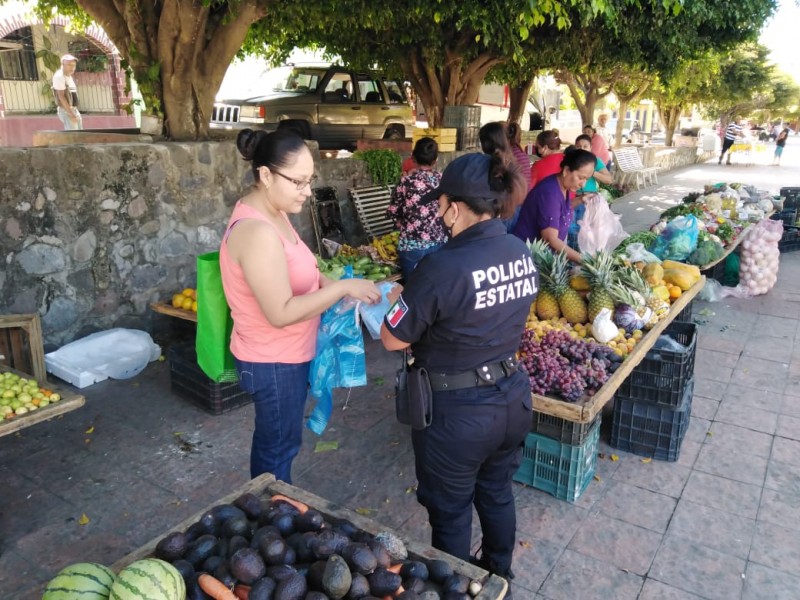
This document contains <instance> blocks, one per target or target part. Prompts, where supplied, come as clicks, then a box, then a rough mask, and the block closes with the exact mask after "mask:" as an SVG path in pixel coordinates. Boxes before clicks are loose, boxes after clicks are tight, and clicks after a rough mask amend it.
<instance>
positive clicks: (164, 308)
mask: <svg viewBox="0 0 800 600" xmlns="http://www.w3.org/2000/svg"><path fill="white" fill-rule="evenodd" d="M150 308H151V309H152V310H153V311H155V312H157V313H161V314H162V315H169V316H170V317H177V318H178V319H185V320H187V321H194V322H195V323H197V313H196V312H194V311H193V310H186V309H185V308H175V307H174V306H172V305H171V304H167V303H166V302H153V303H151V304H150Z"/></svg>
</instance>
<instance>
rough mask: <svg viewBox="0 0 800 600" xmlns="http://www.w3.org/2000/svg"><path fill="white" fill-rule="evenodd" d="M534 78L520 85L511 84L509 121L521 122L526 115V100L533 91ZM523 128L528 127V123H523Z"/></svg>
mask: <svg viewBox="0 0 800 600" xmlns="http://www.w3.org/2000/svg"><path fill="white" fill-rule="evenodd" d="M532 87H533V78H531V79H530V80H529V81H526V82H525V83H521V84H519V85H514V86H509V90H508V98H509V103H510V107H509V109H508V122H509V123H519V122H520V121H521V120H522V118H523V117H524V116H525V102H526V101H527V100H528V96H529V95H530V93H531V88H532ZM522 129H528V123H523V127H522Z"/></svg>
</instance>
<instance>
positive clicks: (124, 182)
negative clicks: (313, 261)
mask: <svg viewBox="0 0 800 600" xmlns="http://www.w3.org/2000/svg"><path fill="white" fill-rule="evenodd" d="M312 144H313V143H312ZM312 150H313V152H314V154H315V160H316V166H317V173H318V175H319V182H318V185H319V186H329V187H333V188H334V189H335V190H336V193H337V198H338V200H339V206H340V210H341V214H342V221H343V226H344V235H345V238H346V239H348V240H351V241H353V242H354V243H360V242H363V241H365V240H364V232H363V230H362V229H361V227H360V225H359V224H358V219H357V218H356V215H355V209H354V207H353V204H352V202H351V201H350V199H349V195H348V192H347V190H348V189H349V188H352V187H359V186H364V185H371V181H370V179H369V176H368V175H367V174H366V169H365V164H364V162H363V161H358V160H353V159H335V160H333V159H331V160H321V159H320V158H319V152H318V150H317V149H316V148H315V147H314V148H312ZM661 150H663V148H661ZM668 150H670V151H671V152H670V155H672V156H674V157H676V158H679V160H673V161H670V162H669V164H665V165H664V166H665V168H674V167H676V166H679V165H681V164H690V163H691V162H694V160H696V158H697V154H696V151H695V149H694V148H692V149H688V148H674V149H673V148H670V149H668ZM641 152H642V154H643V160H644V163H645V164H657V163H658V162H659V160H661V159H660V158H659V157H658V156H656V154H657V153H658V152H659V148H658V147H655V146H650V147H643V148H641ZM459 154H461V153H445V154H443V155H442V156H441V157H440V159H439V162H438V167H439V168H441V169H443V168H444V167H445V166H446V165H447V164H448V163H449V162H450V161H451V160H452V159H453V158H454V157H455V156H458V155H459ZM662 158H663V157H662ZM251 181H252V178H251V174H250V172H249V169H248V164H247V163H245V162H244V161H242V160H241V159H240V158H239V157H238V154H237V152H236V150H235V147H234V144H233V143H232V142H205V143H186V144H181V143H157V144H150V143H129V144H80V145H73V146H57V147H51V148H0V249H2V255H0V256H1V257H2V259H3V266H2V269H0V314H21V313H34V312H38V313H39V314H40V315H41V317H42V323H43V330H44V336H45V342H46V346H47V347H48V348H52V347H56V346H60V345H62V344H64V343H66V342H69V341H72V340H74V339H77V338H79V337H83V336H84V335H87V334H89V333H92V332H94V331H98V330H103V329H108V328H110V327H114V326H120V327H132V328H137V329H144V330H147V331H152V330H153V327H154V326H155V325H158V324H163V323H164V317H158V316H154V313H153V312H152V311H151V310H150V309H149V304H150V303H151V302H154V301H164V300H166V299H168V298H170V297H171V295H172V294H173V293H175V292H176V291H177V290H181V289H183V288H184V287H195V274H196V265H195V259H196V257H197V255H198V254H202V253H204V252H210V251H214V250H217V249H218V248H219V244H220V237H221V235H222V233H223V231H224V228H225V224H226V223H227V220H228V217H229V215H230V212H231V209H232V207H233V205H234V203H235V202H236V200H237V199H238V198H239V197H240V195H241V194H242V192H243V191H244V190H246V189H247V187H248V186H249V185H250V183H251ZM292 220H293V223H294V225H295V227H296V228H297V230H298V232H299V234H300V235H301V237H302V238H303V239H304V240H305V241H306V243H308V244H309V246H310V247H312V248H314V249H316V239H315V236H314V230H313V225H312V221H311V212H310V205H309V204H307V205H306V207H305V209H304V211H303V212H302V213H301V214H299V215H295V216H293V217H292Z"/></svg>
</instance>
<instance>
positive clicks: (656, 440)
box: [610, 379, 694, 462]
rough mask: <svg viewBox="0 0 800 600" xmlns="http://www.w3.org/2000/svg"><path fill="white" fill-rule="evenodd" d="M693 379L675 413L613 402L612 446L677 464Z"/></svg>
mask: <svg viewBox="0 0 800 600" xmlns="http://www.w3.org/2000/svg"><path fill="white" fill-rule="evenodd" d="M693 391H694V379H692V380H690V381H689V384H688V385H687V386H686V390H685V391H684V394H683V399H682V400H681V404H680V406H679V407H678V408H677V409H674V408H669V407H663V406H659V405H657V404H649V403H646V402H637V401H635V400H631V399H629V398H624V397H620V396H617V397H616V398H614V413H613V416H612V420H611V442H610V443H611V446H612V447H613V448H618V449H619V450H624V451H625V452H631V453H632V454H636V455H638V456H646V457H648V458H655V459H657V460H666V461H671V462H674V461H676V460H678V457H679V456H680V452H681V444H682V443H683V438H684V436H685V435H686V430H687V429H689V422H690V417H691V414H692V393H693Z"/></svg>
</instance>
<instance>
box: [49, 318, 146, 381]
mask: <svg viewBox="0 0 800 600" xmlns="http://www.w3.org/2000/svg"><path fill="white" fill-rule="evenodd" d="M159 356H161V347H160V346H159V345H158V344H156V343H155V342H153V338H151V337H150V334H149V333H147V332H146V331H139V330H137V329H122V328H116V329H109V330H107V331H98V332H97V333H93V334H91V335H88V336H86V337H84V338H81V339H79V340H75V341H74V342H70V343H69V344H66V345H65V346H62V347H61V348H59V349H58V350H56V351H55V352H49V353H48V354H47V355H46V357H45V358H46V359H47V362H48V365H49V364H50V363H53V364H56V365H57V366H58V367H60V368H62V369H69V370H71V371H76V372H86V373H89V374H91V375H93V376H94V377H93V381H102V380H104V379H107V378H109V377H111V378H112V379H130V378H131V377H135V376H136V375H138V374H139V373H141V372H142V370H144V368H145V367H146V366H147V363H149V362H151V361H154V360H156V359H157V358H158V357H159Z"/></svg>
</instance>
